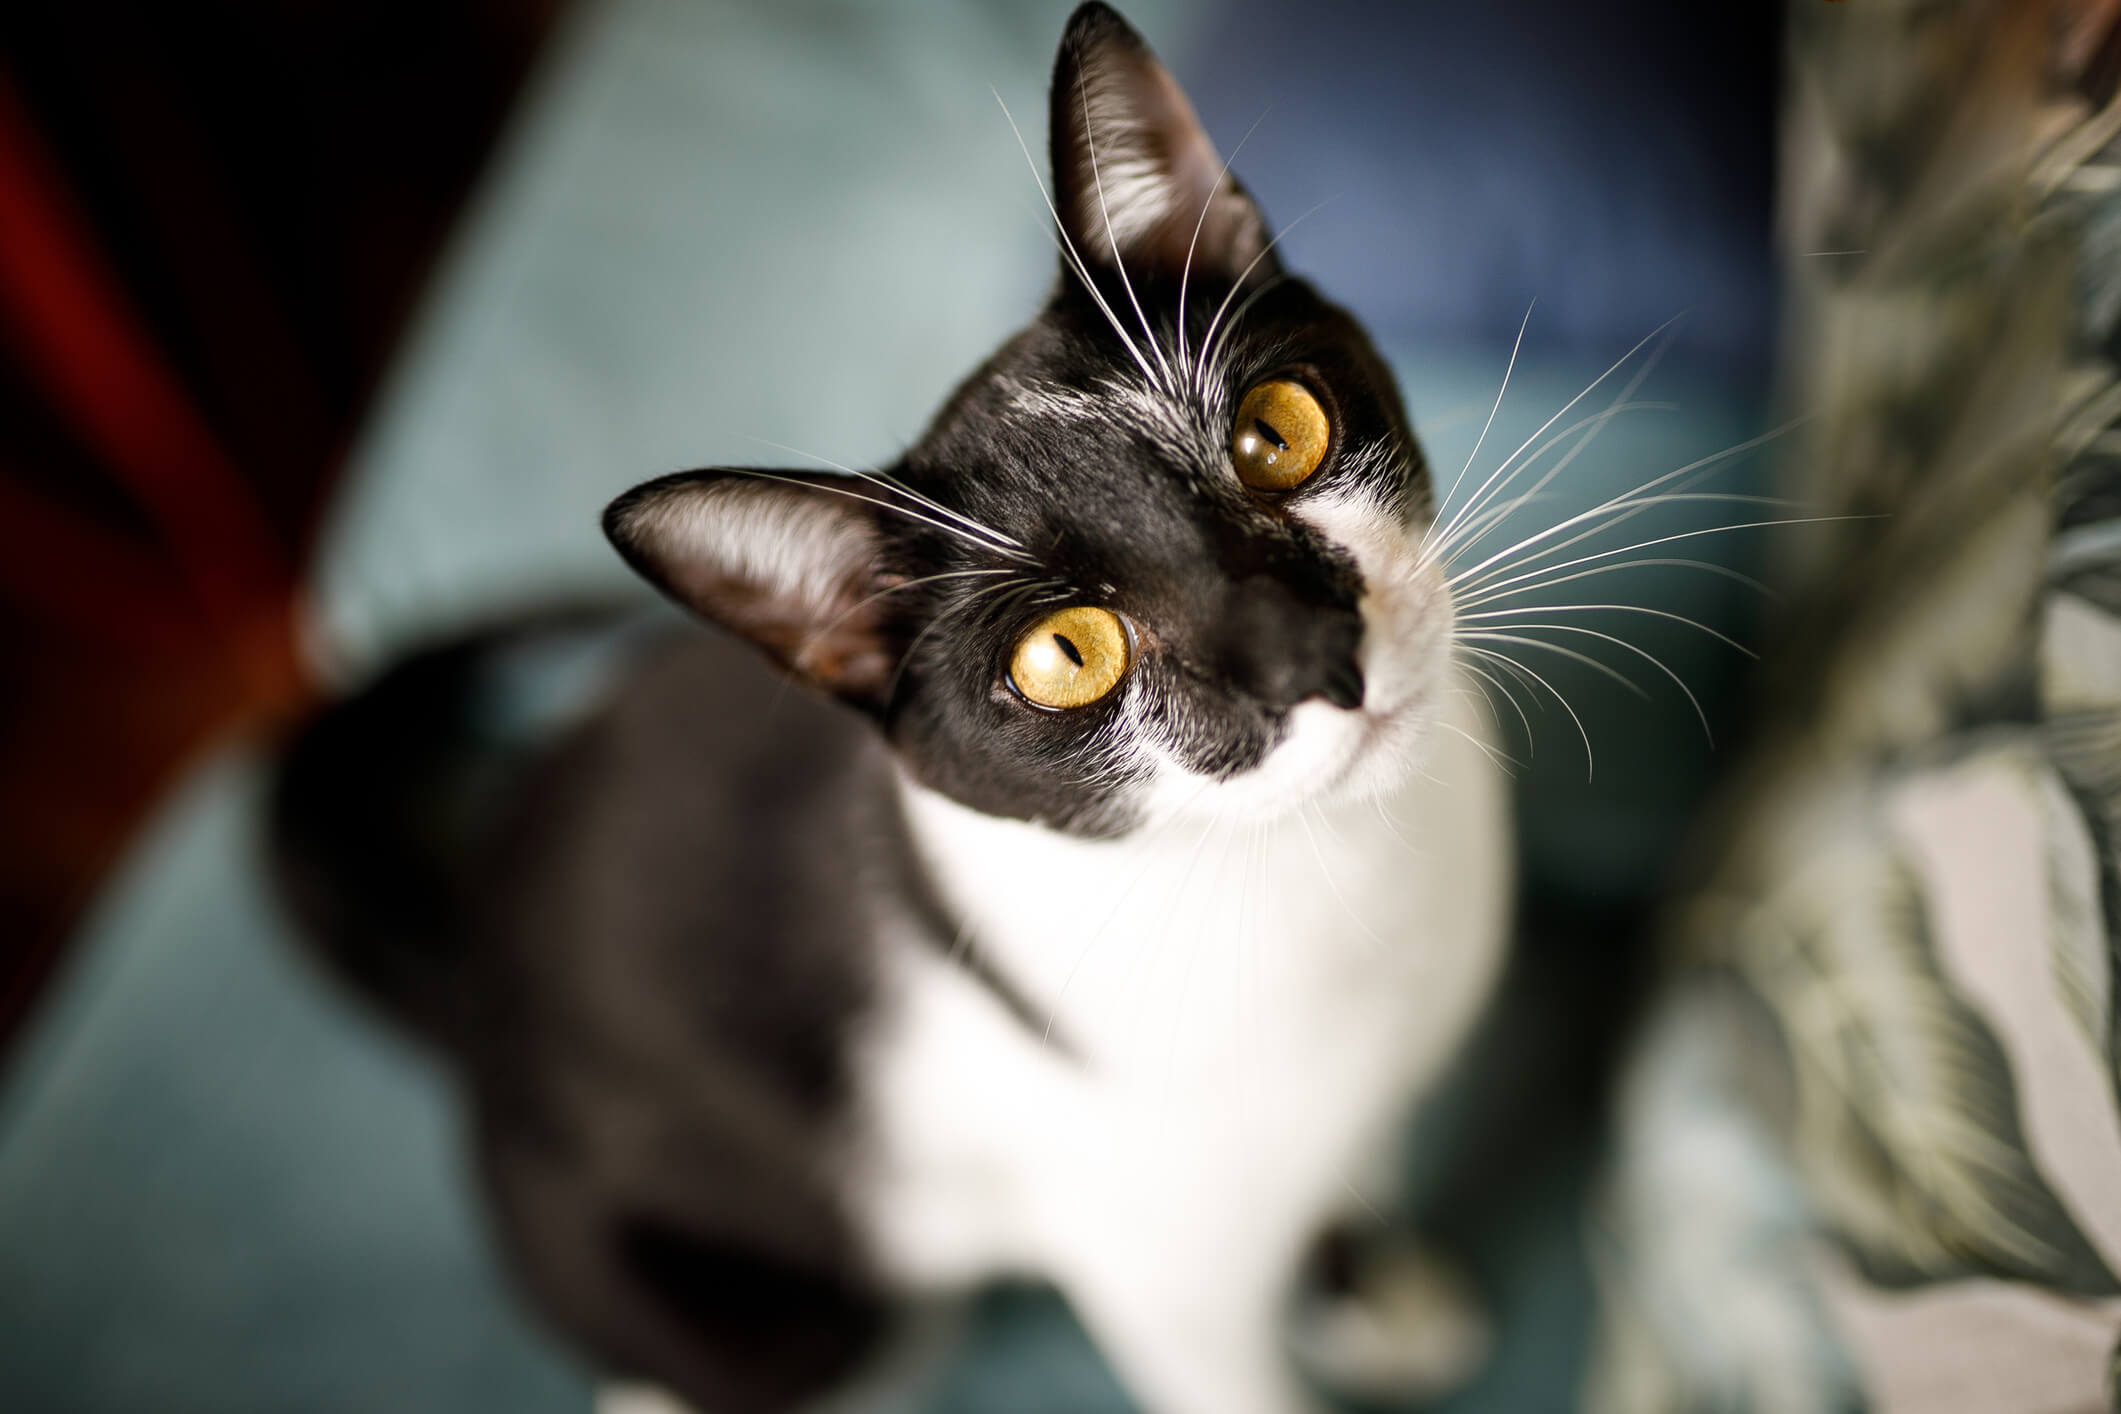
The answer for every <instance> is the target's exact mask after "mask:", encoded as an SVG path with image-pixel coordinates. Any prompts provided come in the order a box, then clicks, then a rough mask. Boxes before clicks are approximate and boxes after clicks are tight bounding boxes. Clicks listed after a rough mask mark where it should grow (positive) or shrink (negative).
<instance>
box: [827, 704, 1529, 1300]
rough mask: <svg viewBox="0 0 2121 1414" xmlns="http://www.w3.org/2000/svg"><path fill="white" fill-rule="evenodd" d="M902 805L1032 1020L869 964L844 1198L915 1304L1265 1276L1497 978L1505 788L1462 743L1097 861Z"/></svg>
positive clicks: (948, 981) (1342, 1186)
mask: <svg viewBox="0 0 2121 1414" xmlns="http://www.w3.org/2000/svg"><path fill="white" fill-rule="evenodd" d="M908 810H909V816H910V818H911V821H912V824H913V827H914V830H915V833H916V837H917V838H918V839H919V840H920V842H921V847H922V850H923V853H924V854H925V855H926V857H927V858H928V861H929V863H930V865H931V867H932V868H933V869H934V870H935V872H936V875H937V881H938V885H939V887H940V888H941V890H942V892H943V895H944V898H945V900H946V901H947V903H948V904H949V906H950V907H951V908H952V910H953V911H954V912H955V914H956V916H958V917H959V918H961V919H963V920H965V922H966V924H967V927H968V936H967V938H966V939H964V940H963V941H964V943H965V945H966V946H971V947H977V948H980V949H981V950H982V951H983V953H984V955H985V957H986V958H987V960H988V961H989V962H990V963H991V964H992V965H993V966H994V967H995V968H996V969H998V970H999V971H1000V972H1001V973H1002V974H1003V975H1004V976H1005V977H1007V978H1008V980H1009V981H1010V982H1011V983H1013V984H1014V985H1015V986H1016V987H1017V988H1019V989H1020V990H1021V991H1022V992H1023V993H1024V994H1025V996H1026V997H1027V998H1028V999H1029V1001H1030V1005H1031V1009H1032V1011H1033V1013H1034V1015H1035V1016H1036V1018H1037V1020H1038V1022H1039V1027H1035V1028H1032V1029H1031V1030H1028V1031H1027V1029H1026V1028H1025V1027H1024V1026H1023V1025H1022V1024H1021V1023H1020V1022H1019V1021H1017V1020H1016V1019H1015V1018H1013V1017H1011V1016H1009V1015H1008V1014H1007V1013H1006V1011H1005V1010H1004V1009H1003V1008H1002V1007H1001V1006H1000V1005H999V1004H998V1003H996V1001H995V1000H994V999H993V998H992V997H991V996H989V995H988V994H986V993H985V992H984V991H983V989H981V988H980V987H979V986H978V985H977V984H976V983H974V982H972V981H971V980H970V979H969V978H968V977H967V976H966V975H965V973H964V972H963V971H962V970H960V969H958V968H955V967H952V966H949V965H948V964H946V963H945V962H944V961H943V959H941V958H939V957H937V956H936V955H935V953H934V950H933V949H932V948H931V947H929V946H927V945H926V944H920V943H912V942H909V943H908V944H907V945H906V946H905V947H903V948H900V949H897V950H895V951H894V952H893V953H892V954H891V955H890V957H889V958H888V959H887V986H888V992H887V996H888V998H889V1000H888V1003H887V1007H886V1013H885V1019H884V1021H883V1023H882V1024H881V1025H880V1026H879V1028H878V1029H877V1031H876V1033H875V1034H874V1036H873V1037H872V1038H871V1048H870V1051H869V1054H868V1057H867V1063H866V1065H865V1080H864V1092H865V1099H866V1108H867V1110H868V1128H869V1133H870V1135H871V1136H872V1142H871V1145H870V1157H871V1158H872V1159H873V1161H874V1164H875V1169H874V1172H873V1173H872V1174H871V1175H869V1178H868V1180H867V1185H868V1186H867V1191H866V1194H865V1196H864V1198H863V1200H862V1201H863V1202H864V1203H865V1204H866V1206H867V1208H868V1212H869V1216H870V1218H871V1226H872V1228H873V1229H874V1236H875V1238H876V1241H877V1243H878V1245H879V1248H880V1250H881V1255H882V1256H883V1258H884V1260H885V1263H886V1265H887V1267H889V1268H892V1269H896V1270H897V1271H899V1272H900V1273H901V1274H902V1275H903V1276H905V1277H906V1278H908V1279H911V1280H916V1281H924V1282H927V1281H932V1282H938V1283H947V1282H957V1281H964V1280H970V1279H975V1278H977V1277H980V1276H983V1275H987V1274H989V1273H990V1272H992V1271H993V1270H995V1269H997V1268H1011V1267H1023V1266H1032V1267H1038V1268H1042V1269H1045V1270H1048V1271H1049V1272H1051V1271H1053V1269H1054V1268H1055V1267H1061V1268H1065V1267H1067V1266H1068V1265H1069V1264H1070V1263H1076V1262H1082V1261H1086V1260H1087V1261H1091V1262H1096V1261H1100V1260H1103V1258H1102V1257H1100V1256H1099V1255H1097V1252H1096V1249H1099V1248H1101V1247H1103V1246H1105V1245H1107V1244H1109V1243H1113V1242H1125V1243H1131V1244H1134V1245H1135V1246H1136V1247H1137V1248H1138V1247H1139V1246H1140V1245H1141V1244H1143V1243H1149V1244H1150V1245H1152V1246H1154V1245H1156V1244H1159V1243H1163V1244H1178V1245H1180V1246H1183V1245H1184V1244H1186V1243H1187V1242H1189V1241H1198V1242H1203V1243H1206V1242H1227V1241H1228V1240H1229V1232H1230V1230H1232V1229H1241V1230H1243V1231H1244V1232H1246V1233H1248V1234H1254V1235H1255V1236H1256V1240H1257V1241H1258V1242H1259V1243H1261V1244H1262V1245H1263V1246H1264V1247H1267V1248H1271V1249H1273V1253H1272V1255H1269V1256H1263V1257H1262V1260H1263V1261H1273V1260H1280V1259H1281V1256H1282V1253H1281V1249H1283V1248H1286V1247H1288V1246H1289V1245H1290V1244H1292V1243H1295V1242H1300V1241H1301V1240H1302V1238H1303V1236H1304V1235H1305V1233H1306V1232H1307V1231H1308V1227H1309V1225H1311V1224H1313V1223H1315V1221H1316V1220H1317V1219H1318V1217H1319V1216H1321V1210H1322V1209H1324V1208H1326V1207H1328V1206H1331V1205H1332V1204H1333V1203H1334V1202H1335V1201H1336V1200H1345V1198H1346V1196H1347V1191H1348V1189H1349V1187H1350V1185H1351V1184H1352V1183H1353V1181H1354V1175H1355V1170H1356V1167H1357V1165H1358V1164H1359V1163H1360V1161H1361V1160H1362V1159H1363V1158H1364V1157H1365V1154H1364V1151H1365V1150H1366V1148H1367V1147H1369V1146H1370V1145H1372V1144H1374V1143H1375V1142H1376V1141H1377V1140H1378V1139H1379V1138H1380V1137H1381V1136H1382V1134H1383V1132H1384V1131H1385V1130H1386V1128H1387V1127H1388V1126H1390V1125H1391V1124H1393V1122H1394V1121H1395V1120H1396V1119H1398V1118H1399V1117H1400V1116H1401V1115H1402V1114H1403V1113H1404V1111H1405V1109H1406V1107H1407V1106H1408V1104H1409V1103H1410V1102H1411V1101H1412V1100H1414V1099H1415V1098H1417V1097H1418V1095H1419V1093H1420V1091H1421V1090H1422V1088H1423V1087H1424V1085H1425V1083H1426V1082H1427V1081H1428V1080H1429V1079H1430V1078H1431V1077H1432V1076H1433V1075H1434V1074H1435V1073H1436V1072H1437V1071H1438V1070H1439V1069H1440V1068H1441V1066H1442V1064H1443V1062H1444V1061H1445V1060H1446V1059H1447V1058H1448V1057H1449V1055H1450V1054H1451V1053H1452V1051H1453V1050H1454V1049H1455V1047H1456V1046H1457V1044H1458V1042H1459V1041H1460V1039H1461V1038H1462V1037H1463V1034H1464V1032H1465V1030H1466V1028H1467V1026H1468V1024H1469V1023H1470V1022H1471V1020H1472V1019H1473V1017H1474V1016H1475V1014H1476V1013H1477V1011H1478V1009H1479V1006H1480V1004H1481V1002H1482V1001H1483V999H1484V998H1485V996H1486V994H1487V991H1488V988H1489V986H1490V984H1491V983H1492V980H1493V977H1494V974H1495V971H1496V968H1497V964H1498V962H1499V959H1500V956H1501V951H1502V946H1501V940H1502V935H1503V931H1504V928H1505V916H1504V915H1505V910H1506V903H1505V895H1506V893H1507V887H1508V881H1507V866H1506V855H1507V848H1506V844H1505V839H1506V805H1505V802H1504V792H1503V789H1502V783H1501V782H1500V781H1499V779H1498V778H1497V775H1496V773H1495V770H1494V767H1493V766H1492V765H1491V764H1490V763H1489V762H1488V761H1487V760H1486V759H1485V758H1484V757H1483V756H1481V755H1480V754H1479V753H1478V752H1477V751H1476V750H1475V748H1474V747H1473V746H1472V745H1470V744H1469V743H1464V742H1461V740H1460V739H1459V738H1457V737H1455V736H1446V737H1445V738H1444V739H1443V741H1442V742H1441V743H1439V745H1438V746H1437V748H1436V750H1435V752H1434V753H1433V755H1432V758H1431V759H1430V761H1429V763H1428V770H1427V771H1426V772H1424V773H1423V774H1421V775H1418V776H1417V777H1416V778H1415V779H1414V782H1413V784H1412V785H1411V786H1410V787H1408V788H1407V789H1406V790H1404V791H1402V792H1401V793H1400V794H1399V795H1398V796H1397V797H1396V798H1394V799H1390V800H1387V801H1385V802H1383V803H1382V804H1365V805H1360V806H1349V807H1344V808H1341V809H1339V810H1337V811H1331V812H1328V811H1324V810H1320V809H1307V810H1304V811H1302V812H1299V813H1296V814H1293V815H1289V816H1286V817H1284V818H1282V819H1280V820H1278V821H1276V822H1274V823H1272V824H1267V825H1260V824H1255V823H1247V822H1239V821H1232V820H1220V821H1218V820H1209V821H1206V822H1185V823H1174V824H1172V825H1169V826H1167V827H1165V828H1163V829H1161V830H1157V831H1152V832H1147V833H1145V834H1143V835H1142V836H1140V837H1138V838H1135V839H1132V840H1127V841H1118V842H1091V841H1082V840H1077V839H1072V838H1068V837H1063V836H1059V835H1056V834H1054V833H1052V832H1049V831H1046V830H1043V829H1040V828H1037V827H1034V826H1028V825H1022V824H1018V823H1013V822H1006V821H998V820H994V819H992V818H990V817H986V816H981V815H977V814H975V813H973V812H970V811H967V810H964V809H963V808H962V807H959V806H957V805H955V804H953V803H951V802H948V801H946V800H942V799H940V798H938V797H935V796H932V795H928V794H926V793H923V792H919V791H910V792H909V799H908ZM1048 1021H1050V1024H1051V1036H1050V1042H1049V1041H1048V1040H1046V1039H1042V1038H1041V1036H1040V1035H1038V1034H1036V1033H1037V1031H1038V1030H1039V1029H1040V1028H1042V1027H1043V1026H1044V1025H1045V1024H1046V1023H1047V1022H1048ZM1218 1204H1220V1205H1222V1206H1223V1207H1225V1208H1227V1209H1228V1211H1227V1212H1221V1213H1218V1212H1217V1211H1215V1209H1216V1208H1217V1206H1218ZM1151 1234H1153V1236H1152V1235H1151ZM1189 1234H1191V1235H1190V1236H1189ZM1247 1240H1253V1239H1252V1238H1248V1239H1247ZM1183 1260H1184V1259H1183V1257H1181V1256H1180V1255H1178V1254H1177V1253H1176V1252H1174V1253H1173V1254H1172V1255H1171V1261H1173V1262H1182V1261H1183Z"/></svg>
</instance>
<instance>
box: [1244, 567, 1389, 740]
mask: <svg viewBox="0 0 2121 1414" xmlns="http://www.w3.org/2000/svg"><path fill="white" fill-rule="evenodd" d="M1221 630H1222V631H1221V633H1220V634H1219V635H1218V638H1219V642H1220V649H1221V651H1220V652H1219V653H1218V655H1217V657H1218V659H1219V661H1218V663H1217V666H1218V667H1219V668H1220V670H1221V671H1222V673H1223V675H1224V676H1225V677H1226V678H1228V679H1229V681H1230V682H1231V683H1232V685H1234V686H1235V687H1236V688H1237V689H1238V690H1239V691H1241V692H1243V693H1244V694H1245V695H1246V696H1248V697H1251V698H1253V699H1254V700H1255V701H1257V702H1259V703H1260V704H1261V705H1262V706H1265V707H1268V708H1271V709H1273V710H1275V711H1284V710H1286V709H1288V708H1290V707H1294V706H1295V705H1296V704H1297V703H1299V702H1303V701H1307V700H1308V699H1310V698H1313V697H1323V698H1324V699H1325V700H1326V701H1328V702H1330V703H1332V704H1333V705H1334V706H1335V707H1339V708H1342V709H1344V710H1350V711H1352V710H1353V709H1354V708H1357V707H1360V706H1362V669H1361V668H1359V667H1357V666H1356V664H1355V653H1356V650H1357V649H1359V648H1361V647H1362V614H1361V613H1360V612H1359V611H1357V610H1355V609H1349V608H1341V607H1339V606H1336V605H1321V604H1313V603H1306V602H1304V601H1303V600H1301V599H1299V598H1297V596H1296V595H1294V594H1293V593H1291V592H1290V591H1289V589H1288V588H1287V587H1286V586H1285V585H1283V584H1282V583H1281V582H1280V581H1279V580H1276V579H1272V578H1270V577H1268V576H1265V575H1260V576H1255V577H1253V578H1251V579H1247V580H1244V581H1242V582H1241V583H1239V584H1238V585H1236V586H1235V587H1234V588H1233V590H1232V592H1231V594H1230V597H1229V599H1228V601H1227V602H1226V604H1225V608H1224V613H1223V615H1222V624H1221Z"/></svg>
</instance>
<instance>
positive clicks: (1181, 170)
mask: <svg viewBox="0 0 2121 1414" xmlns="http://www.w3.org/2000/svg"><path fill="white" fill-rule="evenodd" d="M1050 121H1051V128H1050V138H1051V142H1052V148H1053V151H1052V161H1053V204H1054V208H1055V213H1056V214H1057V215H1058V216H1059V218H1060V225H1061V231H1062V234H1063V235H1065V236H1066V237H1067V240H1068V244H1069V246H1070V247H1071V248H1072V249H1073V250H1074V251H1075V253H1076V254H1077V255H1078V256H1079V257H1080V258H1081V259H1082V260H1084V261H1085V262H1087V263H1088V264H1089V265H1090V266H1091V267H1092V268H1093V269H1096V268H1100V267H1102V268H1103V269H1107V270H1110V269H1114V268H1117V269H1119V270H1121V271H1124V272H1125V273H1126V274H1127V275H1129V276H1131V277H1133V278H1135V279H1142V278H1145V277H1152V276H1165V277H1168V278H1170V279H1174V280H1175V279H1178V278H1179V277H1180V276H1181V275H1183V274H1186V273H1188V272H1191V273H1192V274H1193V275H1194V276H1195V277H1196V278H1198V277H1200V276H1203V275H1209V276H1214V277H1218V278H1220V279H1223V280H1229V281H1243V280H1245V279H1247V278H1248V277H1258V278H1265V277H1267V276H1271V275H1273V274H1275V273H1276V264H1275V259H1274V255H1273V252H1272V243H1271V242H1270V241H1269V240H1268V239H1267V225H1266V221H1265V220H1264V218H1262V217H1261V216H1260V214H1259V208H1258V207H1257V206H1255V205H1254V204H1253V202H1252V198H1251V197H1250V196H1248V195H1246V193H1245V190H1244V188H1243V187H1241V186H1239V185H1238V184H1237V182H1236V180H1235V179H1234V178H1232V177H1231V176H1230V174H1229V173H1228V172H1227V171H1225V170H1224V167H1223V160H1222V157H1221V156H1220V155H1219V154H1218V153H1217V152H1216V150H1215V144H1214V143H1213V142H1210V141H1209V140H1208V134H1207V131H1206V130H1205V129H1203V128H1202V127H1201V125H1200V119H1199V118H1197V117H1196V116H1194V113H1193V105H1192V104H1191V103H1189V102H1187V101H1186V95H1185V92H1184V91H1183V90H1182V89H1180V88H1179V86H1178V80H1177V79H1174V78H1172V77H1171V74H1170V71H1169V70H1167V69H1166V68H1164V66H1163V65H1162V64H1160V63H1158V62H1157V59H1156V55H1155V54H1154V53H1152V52H1151V51H1150V49H1149V45H1148V43H1147V42H1146V41H1145V40H1143V38H1142V37H1141V36H1140V35H1139V34H1137V33H1135V31H1134V28H1133V26H1131V25H1129V24H1128V23H1127V22H1126V21H1125V20H1123V19H1121V18H1120V17H1119V14H1118V13H1117V12H1116V11H1114V10H1113V9H1112V8H1111V7H1110V6H1108V5H1103V4H1099V3H1097V0H1090V3H1088V4H1085V5H1082V6H1080V7H1078V8H1077V9H1076V11H1075V13H1074V14H1073V15H1072V16H1070V17H1069V20H1068V28H1067V30H1066V31H1065V32H1064V33H1063V34H1062V35H1061V42H1060V53H1059V54H1058V55H1057V56H1056V57H1055V58H1054V61H1053V94H1052V112H1051V114H1050Z"/></svg>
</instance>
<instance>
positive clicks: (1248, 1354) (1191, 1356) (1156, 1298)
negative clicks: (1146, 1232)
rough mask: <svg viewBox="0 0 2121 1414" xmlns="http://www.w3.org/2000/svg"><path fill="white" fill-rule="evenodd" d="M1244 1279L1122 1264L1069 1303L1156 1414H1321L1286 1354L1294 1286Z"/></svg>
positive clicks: (1202, 1267)
mask: <svg viewBox="0 0 2121 1414" xmlns="http://www.w3.org/2000/svg"><path fill="white" fill-rule="evenodd" d="M1235 1275H1236V1274H1234V1273H1232V1272H1229V1271H1226V1270H1223V1269H1221V1268H1220V1267H1219V1266H1218V1264H1216V1263H1215V1262H1214V1261H1212V1260H1208V1261H1202V1262H1197V1263H1190V1264H1187V1265H1186V1267H1185V1268H1184V1269H1183V1270H1172V1271H1150V1270H1147V1269H1146V1267H1145V1266H1144V1265H1142V1264H1134V1263H1118V1264H1115V1265H1114V1266H1113V1267H1112V1269H1111V1270H1110V1271H1109V1272H1105V1273H1101V1274H1099V1275H1097V1276H1094V1277H1086V1278H1082V1279H1078V1280H1075V1281H1073V1282H1071V1283H1070V1284H1069V1287H1068V1291H1067V1294H1068V1296H1069V1298H1070V1299H1071V1300H1072V1301H1073V1303H1074V1305H1075V1307H1076V1313H1077V1314H1078V1315H1079V1316H1080V1317H1081V1318H1082V1321H1083V1324H1084V1325H1085V1326H1086V1327H1087V1328H1088V1329H1089V1332H1090V1335H1091V1337H1092V1338H1093V1339H1094V1340H1095V1341H1096V1342H1097V1344H1098V1346H1099V1348H1100V1349H1101V1350H1102V1351H1103V1352H1104V1354H1105V1358H1106V1359H1108V1360H1109V1361H1111V1363H1112V1366H1113V1368H1114V1369H1115V1370H1116V1371H1118V1373H1119V1377H1120V1380H1121V1382H1122V1383H1124V1384H1125V1385H1126V1386H1127V1389H1128V1391H1129V1392H1130V1393H1132V1394H1133V1395H1134V1397H1135V1399H1136V1401H1137V1402H1139V1403H1140V1404H1141V1406H1142V1408H1143V1409H1145V1410H1147V1411H1149V1414H1321V1412H1322V1411H1323V1409H1324V1407H1325V1406H1324V1405H1322V1404H1320V1403H1319V1402H1318V1401H1317V1400H1316V1399H1315V1398H1314V1397H1313V1396H1312V1395H1311V1394H1310V1393H1309V1391H1307V1390H1306V1389H1305V1388H1304V1386H1303V1384H1302V1382H1301V1381H1300V1379H1299V1377H1298V1375H1297V1371H1296V1368H1295V1366H1294V1365H1293V1364H1291V1362H1290V1361H1289V1359H1288V1356H1287V1354H1286V1353H1285V1350H1284V1346H1283V1341H1282V1327H1283V1314H1284V1305H1285V1299H1286V1295H1287V1289H1286V1286H1285V1285H1284V1284H1283V1283H1281V1282H1278V1281H1277V1282H1273V1283H1267V1282H1261V1281H1253V1280H1245V1279H1243V1278H1242V1277H1238V1278H1237V1279H1234V1280H1233V1276H1235Z"/></svg>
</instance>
